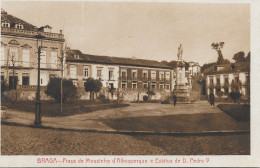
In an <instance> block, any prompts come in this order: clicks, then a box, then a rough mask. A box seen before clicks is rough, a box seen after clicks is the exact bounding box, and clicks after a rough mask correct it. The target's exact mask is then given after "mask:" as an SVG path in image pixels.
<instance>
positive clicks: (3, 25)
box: [2, 21, 10, 27]
mask: <svg viewBox="0 0 260 168" xmlns="http://www.w3.org/2000/svg"><path fill="white" fill-rule="evenodd" d="M2 27H10V23H9V22H8V21H4V22H2Z"/></svg>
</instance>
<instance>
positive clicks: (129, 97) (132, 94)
mask: <svg viewBox="0 0 260 168" xmlns="http://www.w3.org/2000/svg"><path fill="white" fill-rule="evenodd" d="M36 90H37V88H36V87H28V88H18V89H17V90H11V91H8V93H7V96H8V98H11V99H15V98H16V99H17V100H35V99H36ZM45 90H46V87H41V91H40V95H41V100H52V99H53V98H52V97H50V96H47V95H46V94H45ZM101 94H103V95H105V98H106V99H109V100H117V97H118V96H119V98H120V100H123V101H137V100H138V96H139V101H143V96H145V95H147V94H146V91H144V90H143V91H137V90H120V91H119V92H117V91H115V92H114V93H113V97H112V95H111V93H109V92H107V91H105V90H101V91H100V92H99V93H95V94H94V98H95V99H97V98H98V97H99V95H101ZM170 95H171V92H170V91H165V90H163V91H156V92H155V95H152V96H151V100H161V101H162V100H165V99H167V97H169V96H170ZM76 99H80V100H89V99H90V93H89V92H86V91H85V90H84V89H81V88H78V90H77V97H76Z"/></svg>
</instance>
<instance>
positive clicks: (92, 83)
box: [84, 78, 102, 100]
mask: <svg viewBox="0 0 260 168" xmlns="http://www.w3.org/2000/svg"><path fill="white" fill-rule="evenodd" d="M84 87H85V91H86V92H90V95H89V98H90V100H94V93H95V92H96V93H97V92H99V91H100V90H101V88H102V82H101V80H100V79H93V78H88V79H87V81H86V82H85V84H84Z"/></svg>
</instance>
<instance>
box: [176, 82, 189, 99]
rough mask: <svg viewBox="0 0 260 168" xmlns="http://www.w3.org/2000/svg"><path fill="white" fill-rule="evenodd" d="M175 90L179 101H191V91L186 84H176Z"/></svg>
mask: <svg viewBox="0 0 260 168" xmlns="http://www.w3.org/2000/svg"><path fill="white" fill-rule="evenodd" d="M173 92H174V94H175V95H176V97H177V101H178V102H190V91H189V88H188V87H187V86H186V85H176V86H175V88H174V91H173Z"/></svg>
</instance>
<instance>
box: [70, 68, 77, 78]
mask: <svg viewBox="0 0 260 168" xmlns="http://www.w3.org/2000/svg"><path fill="white" fill-rule="evenodd" d="M70 78H72V79H76V78H77V68H76V66H75V65H71V66H70Z"/></svg>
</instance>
